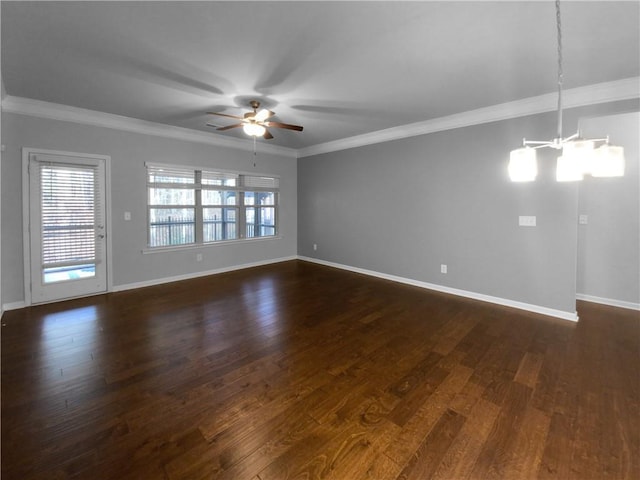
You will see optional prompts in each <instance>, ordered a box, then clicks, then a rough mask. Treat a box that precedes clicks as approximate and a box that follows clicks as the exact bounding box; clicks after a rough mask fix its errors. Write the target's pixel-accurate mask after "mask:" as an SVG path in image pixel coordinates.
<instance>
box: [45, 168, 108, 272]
mask: <svg viewBox="0 0 640 480" xmlns="http://www.w3.org/2000/svg"><path fill="white" fill-rule="evenodd" d="M99 185H100V183H99V182H98V172H97V168H96V167H93V166H79V165H65V164H49V163H41V164H40V186H41V199H40V201H41V212H42V231H41V238H42V267H43V268H51V267H64V266H72V265H83V264H87V263H98V260H99V258H100V257H101V255H100V254H101V252H100V251H99V247H98V245H100V244H101V242H96V236H97V235H99V234H101V233H102V232H101V229H102V228H103V227H102V219H101V218H99V216H100V215H99V213H98V212H100V211H101V208H100V205H99V204H98V202H99V201H100V198H101V195H99V193H100V192H99Z"/></svg>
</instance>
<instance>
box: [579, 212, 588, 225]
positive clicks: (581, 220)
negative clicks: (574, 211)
mask: <svg viewBox="0 0 640 480" xmlns="http://www.w3.org/2000/svg"><path fill="white" fill-rule="evenodd" d="M588 222H589V218H588V217H587V216H586V215H584V214H583V215H580V216H578V223H579V224H580V225H586V224H587V223H588Z"/></svg>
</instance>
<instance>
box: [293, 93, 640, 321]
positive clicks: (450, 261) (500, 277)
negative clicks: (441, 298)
mask: <svg viewBox="0 0 640 480" xmlns="http://www.w3.org/2000/svg"><path fill="white" fill-rule="evenodd" d="M620 109H623V110H624V109H626V110H629V109H634V110H637V109H638V102H637V101H634V102H621V103H618V104H615V105H609V106H605V107H603V106H599V107H591V108H583V109H576V110H573V111H567V112H565V122H566V123H565V125H570V126H571V128H573V129H575V128H577V124H578V123H577V122H578V118H579V117H580V116H583V115H595V114H600V113H609V112H611V111H612V110H613V111H619V110H620ZM555 120H556V119H555V114H543V115H536V116H532V117H526V118H520V119H515V120H509V121H503V122H495V123H490V124H485V125H478V126H472V127H468V128H461V129H456V130H449V131H444V132H439V133H434V134H429V135H423V136H419V137H413V138H408V139H403V140H397V141H393V142H388V143H383V144H377V145H371V146H366V147H359V148H354V149H350V150H344V151H339V152H333V153H327V154H323V155H316V156H313V157H308V158H302V159H300V160H299V161H298V190H299V195H298V254H299V255H302V256H308V257H314V258H318V259H321V260H325V261H329V262H335V263H339V264H343V265H347V266H351V267H357V268H362V269H367V270H372V271H376V272H380V273H384V274H390V275H396V276H399V277H403V278H407V279H411V280H417V281H420V282H428V283H432V284H437V285H442V286H446V287H452V288H456V289H461V290H465V291H468V292H473V293H479V294H484V295H490V296H494V297H499V298H502V299H507V300H511V301H518V302H524V303H528V304H532V305H536V306H541V307H546V308H551V309H556V310H560V311H563V312H568V313H573V312H575V294H576V269H577V264H576V258H577V206H578V190H577V189H578V186H577V184H575V183H557V182H556V181H555V179H554V176H555V170H554V169H555V156H556V155H555V153H556V152H555V151H550V150H549V149H547V150H541V151H540V154H541V155H540V161H539V166H540V167H539V168H540V174H539V176H538V180H537V181H536V182H534V183H512V182H510V181H509V179H508V176H507V170H506V166H507V162H508V156H509V151H510V150H511V149H513V148H516V147H518V146H519V145H520V143H521V141H522V137H523V136H527V138H530V139H541V140H545V139H551V138H553V136H554V133H555ZM570 133H571V132H570ZM519 215H535V216H536V217H537V227H519V226H518V216H519ZM314 243H315V244H317V245H318V249H317V251H314V250H313V244H314ZM441 264H447V265H448V270H449V273H448V274H446V275H443V274H441V273H440V265H441Z"/></svg>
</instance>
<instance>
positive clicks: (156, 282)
mask: <svg viewBox="0 0 640 480" xmlns="http://www.w3.org/2000/svg"><path fill="white" fill-rule="evenodd" d="M297 258H298V257H297V256H295V255H293V256H290V257H280V258H273V259H269V260H262V261H259V262H252V263H243V264H240V265H232V266H230V267H223V268H217V269H215V270H207V271H203V272H193V273H185V274H183V275H175V276H173V277H164V278H155V279H153V280H146V281H144V282H135V283H127V284H123V285H116V286H114V287H113V290H112V291H113V292H123V291H125V290H134V289H136V288H144V287H152V286H154V285H162V284H164V283H172V282H179V281H181V280H191V279H193V278H199V277H207V276H209V275H217V274H219V273H226V272H234V271H236V270H244V269H246V268H253V267H261V266H263V265H270V264H272V263H281V262H287V261H290V260H296V259H297Z"/></svg>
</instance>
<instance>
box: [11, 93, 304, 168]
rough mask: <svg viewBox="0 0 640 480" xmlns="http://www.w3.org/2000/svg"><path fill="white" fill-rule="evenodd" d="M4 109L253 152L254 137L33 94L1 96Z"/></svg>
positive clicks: (287, 152)
mask: <svg viewBox="0 0 640 480" xmlns="http://www.w3.org/2000/svg"><path fill="white" fill-rule="evenodd" d="M2 110H3V112H8V113H16V114H19V115H29V116H32V117H39V118H47V119H51V120H62V121H64V122H73V123H79V124H82V125H93V126H96V127H104V128H112V129H114V130H124V131H127V132H134V133H140V134H143V135H153V136H157V137H165V138H173V139H177V140H184V141H187V142H196V143H206V144H208V145H216V146H219V147H228V148H234V149H237V150H244V151H247V152H253V141H251V140H242V139H238V138H232V137H223V136H222V135H219V134H216V133H208V132H201V131H200V130H192V129H188V128H181V127H174V126H172V125H163V124H160V123H154V122H149V121H146V120H139V119H137V118H130V117H125V116H122V115H114V114H112V113H104V112H98V111H96V110H87V109H85V108H78V107H71V106H69V105H60V104H57V103H51V102H44V101H42V100H33V99H30V98H23V97H15V96H12V95H7V96H6V97H5V98H4V99H2ZM260 151H262V152H265V153H271V154H275V155H282V156H285V157H291V158H296V151H295V150H294V149H292V148H286V147H279V146H277V145H271V144H268V143H261V144H260Z"/></svg>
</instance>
